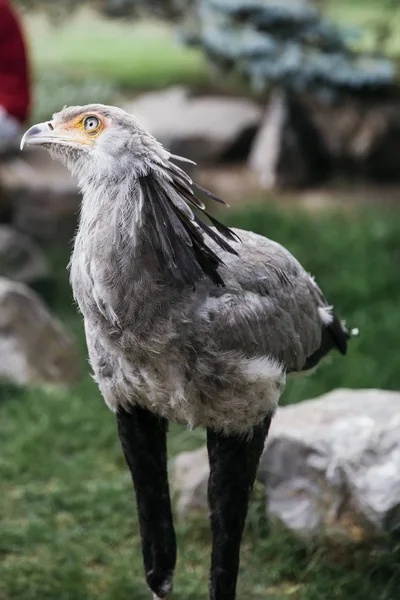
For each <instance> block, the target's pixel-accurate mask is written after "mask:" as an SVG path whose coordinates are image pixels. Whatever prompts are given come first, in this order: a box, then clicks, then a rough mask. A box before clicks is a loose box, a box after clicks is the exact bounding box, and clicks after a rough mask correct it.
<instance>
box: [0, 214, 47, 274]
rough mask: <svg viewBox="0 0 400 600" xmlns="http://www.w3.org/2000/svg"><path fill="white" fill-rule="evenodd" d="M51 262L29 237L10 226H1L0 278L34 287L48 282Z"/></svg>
mask: <svg viewBox="0 0 400 600" xmlns="http://www.w3.org/2000/svg"><path fill="white" fill-rule="evenodd" d="M50 275H51V270H50V266H49V262H48V260H47V258H46V256H45V255H44V253H43V252H42V251H41V249H40V248H39V247H38V246H37V245H36V244H35V242H34V241H33V240H32V239H31V238H30V237H28V236H27V235H25V234H23V233H20V232H18V231H16V230H15V229H13V228H12V227H9V226H8V225H0V277H8V278H9V279H13V280H15V281H21V282H22V283H26V284H28V285H32V284H35V283H38V282H42V281H43V280H48V279H49V278H50Z"/></svg>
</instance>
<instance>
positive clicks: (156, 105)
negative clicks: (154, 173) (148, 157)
mask: <svg viewBox="0 0 400 600" xmlns="http://www.w3.org/2000/svg"><path fill="white" fill-rule="evenodd" d="M124 109H125V110H126V111H127V112H129V113H131V114H133V115H134V116H135V117H136V118H137V119H138V121H139V122H140V123H141V124H142V125H143V126H144V127H145V128H146V129H148V131H150V133H152V134H153V135H154V136H155V137H156V138H157V139H158V140H159V141H160V142H162V143H163V144H164V146H165V147H166V148H168V150H170V151H171V152H172V153H173V154H179V155H181V156H184V157H186V158H190V159H191V160H194V161H195V162H197V163H199V164H209V163H212V162H215V161H220V160H222V159H224V158H231V159H232V160H234V159H240V158H246V157H247V154H248V151H249V147H250V143H251V140H252V138H253V137H254V135H255V132H256V129H257V127H258V125H259V124H260V122H261V118H262V112H261V109H260V108H259V106H258V105H257V104H256V103H255V102H253V101H252V100H249V99H245V98H226V97H218V96H212V97H211V96H203V97H191V96H190V94H189V91H188V90H187V89H186V88H183V87H177V88H172V89H168V90H166V91H163V92H152V93H149V94H145V95H143V96H141V97H140V98H138V99H137V100H135V101H134V102H131V103H130V104H128V105H125V106H124Z"/></svg>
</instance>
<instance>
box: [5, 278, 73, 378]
mask: <svg viewBox="0 0 400 600" xmlns="http://www.w3.org/2000/svg"><path fill="white" fill-rule="evenodd" d="M0 357H1V360H0V379H5V380H8V381H12V382H15V383H18V384H29V383H44V382H60V383H61V382H73V381H75V380H76V379H77V377H78V374H79V360H78V358H79V357H78V350H77V348H76V346H75V343H74V342H73V341H72V339H71V338H70V337H69V335H68V334H67V333H66V331H65V330H64V329H63V327H62V326H61V324H60V323H59V322H58V321H57V320H56V319H55V318H54V317H52V316H51V314H50V312H49V310H48V308H47V307H46V305H45V304H44V303H43V302H42V300H40V298H39V297H38V296H37V295H36V294H35V292H33V291H32V290H30V289H29V288H28V287H27V286H26V285H24V284H23V283H18V282H15V281H11V280H9V279H6V278H3V277H1V278H0Z"/></svg>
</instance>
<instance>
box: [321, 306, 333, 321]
mask: <svg viewBox="0 0 400 600" xmlns="http://www.w3.org/2000/svg"><path fill="white" fill-rule="evenodd" d="M332 310H333V306H319V307H318V313H319V316H320V318H321V321H322V322H323V324H324V325H330V324H331V323H332V321H333V314H332Z"/></svg>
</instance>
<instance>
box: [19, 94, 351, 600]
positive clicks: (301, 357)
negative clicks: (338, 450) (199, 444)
mask: <svg viewBox="0 0 400 600" xmlns="http://www.w3.org/2000/svg"><path fill="white" fill-rule="evenodd" d="M25 145H41V146H44V147H45V148H47V149H48V150H49V151H50V154H51V155H52V156H53V158H56V159H58V160H60V161H61V162H63V163H64V164H66V165H67V167H68V168H69V169H70V171H71V172H72V173H73V174H75V175H76V176H77V179H78V183H79V187H80V190H81V191H82V207H81V215H80V223H79V228H78V232H77V235H76V238H75V244H74V250H73V254H72V258H71V263H70V271H71V284H72V288H73V292H74V296H75V298H76V301H77V303H78V305H79V307H80V310H81V311H82V313H83V316H84V322H85V331H86V338H87V344H88V349H89V356H90V361H91V365H92V368H93V371H94V374H95V378H96V380H97V382H98V385H99V387H100V390H101V392H102V394H103V396H104V399H105V401H106V403H107V404H108V406H109V407H110V408H111V409H112V410H113V411H114V412H115V413H116V418H117V423H118V432H119V437H120V440H121V444H122V448H123V452H124V454H125V458H126V461H127V464H128V466H129V469H130V472H131V474H132V479H133V482H134V487H135V492H136V501H137V507H138V515H139V522H140V532H141V537H142V549H143V559H144V567H145V572H146V579H147V583H148V586H149V587H150V590H151V592H152V593H153V598H154V600H160V599H163V600H164V599H165V598H167V597H168V596H169V594H170V592H171V590H172V579H173V572H174V568H175V561H176V540H175V533H174V526H173V521H172V513H171V502H170V494H169V488H168V479H167V454H166V434H167V426H168V421H175V422H178V423H184V424H185V425H187V426H189V427H191V428H192V427H196V426H203V427H206V428H207V447H208V453H209V460H210V479H209V487H208V500H209V507H210V519H211V528H212V536H213V541H212V558H211V572H210V598H211V600H234V599H235V596H236V581H237V575H238V567H239V554H240V543H241V537H242V532H243V527H244V523H245V519H246V514H247V508H248V502H249V495H250V491H251V488H252V485H253V483H254V479H255V475H256V470H257V466H258V462H259V458H260V455H261V452H262V450H263V446H264V442H265V438H266V435H267V433H268V429H269V426H270V422H271V418H272V416H273V414H274V411H275V409H276V406H277V403H278V400H279V396H280V395H281V393H282V390H283V388H284V385H285V377H286V374H287V373H290V372H294V371H307V370H309V369H311V368H313V367H314V366H315V365H316V364H317V363H318V362H319V361H320V360H321V359H322V358H323V357H324V356H325V355H326V354H327V353H328V352H329V351H330V350H331V349H332V348H337V349H338V350H339V351H340V352H341V353H342V354H345V352H346V345H347V340H348V337H349V333H348V332H347V330H346V329H345V327H344V325H343V324H342V323H341V322H340V321H339V320H338V319H337V318H336V316H334V314H333V313H332V310H331V307H330V306H329V305H328V303H327V302H326V300H325V298H324V296H323V295H322V293H321V291H320V289H319V288H318V286H317V285H316V283H315V282H314V280H313V279H312V278H311V277H310V275H308V273H307V272H306V271H305V270H304V269H303V268H302V267H301V265H300V264H299V263H298V262H297V260H296V259H295V258H294V257H293V256H292V255H291V254H290V253H289V252H288V251H287V250H285V248H283V247H282V246H280V245H279V244H277V243H275V242H272V241H270V240H268V239H266V238H263V237H261V236H259V235H256V234H254V233H250V232H248V231H240V230H233V229H229V228H228V227H225V226H224V225H222V224H221V223H219V222H218V221H216V220H215V219H214V218H213V217H212V216H210V215H209V214H208V213H207V212H206V211H205V206H204V204H203V202H202V201H201V199H200V197H201V196H203V197H204V196H208V198H211V199H212V200H217V201H218V200H219V199H218V198H217V197H216V196H214V195H213V194H212V193H210V192H208V191H206V190H204V189H203V188H201V187H200V186H198V185H196V184H195V183H194V182H193V181H192V180H191V178H190V177H189V176H188V175H187V174H186V173H185V172H184V171H183V170H182V169H181V168H180V167H179V166H177V165H176V164H175V163H176V162H177V161H183V160H185V159H183V158H181V157H178V156H174V155H172V154H170V153H169V152H168V151H167V150H166V149H164V148H163V147H162V145H161V144H160V143H159V142H157V140H156V139H155V138H154V137H152V136H151V135H150V134H149V133H147V132H146V131H145V130H144V129H143V128H142V127H141V126H140V125H139V123H138V122H137V121H136V120H135V119H134V118H133V117H132V116H131V115H129V114H127V113H126V112H124V111H123V110H121V109H119V108H115V107H111V106H104V105H101V104H93V105H88V106H75V107H70V108H64V109H63V110H62V111H61V112H59V113H57V114H55V115H54V116H53V119H52V120H51V121H48V122H45V123H41V124H39V125H34V126H33V127H31V128H30V129H29V130H28V131H27V132H26V133H25V135H24V137H23V139H22V142H21V148H23V147H24V146H25ZM192 207H193V208H195V209H198V210H199V211H200V214H201V213H204V214H205V215H206V216H207V217H208V218H209V220H210V221H211V223H212V225H213V226H212V227H211V226H209V225H207V224H206V223H205V222H204V221H203V220H202V218H200V217H199V216H198V211H197V210H196V212H194V211H193V210H192Z"/></svg>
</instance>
